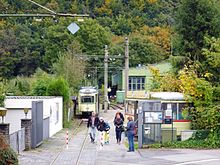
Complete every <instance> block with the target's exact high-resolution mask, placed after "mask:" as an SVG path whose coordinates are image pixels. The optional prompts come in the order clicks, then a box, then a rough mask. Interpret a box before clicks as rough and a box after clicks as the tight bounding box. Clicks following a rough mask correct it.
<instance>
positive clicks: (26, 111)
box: [24, 108, 29, 119]
mask: <svg viewBox="0 0 220 165" xmlns="http://www.w3.org/2000/svg"><path fill="white" fill-rule="evenodd" d="M28 111H29V109H28V108H24V114H25V119H27V114H28Z"/></svg>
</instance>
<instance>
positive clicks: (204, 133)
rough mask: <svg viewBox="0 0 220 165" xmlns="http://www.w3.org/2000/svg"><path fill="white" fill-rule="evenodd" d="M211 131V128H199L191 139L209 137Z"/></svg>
mask: <svg viewBox="0 0 220 165" xmlns="http://www.w3.org/2000/svg"><path fill="white" fill-rule="evenodd" d="M209 133H210V131H209V130H197V131H196V132H195V133H193V136H192V138H191V139H194V140H205V139H207V138H208V136H209Z"/></svg>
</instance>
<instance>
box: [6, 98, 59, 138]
mask: <svg viewBox="0 0 220 165" xmlns="http://www.w3.org/2000/svg"><path fill="white" fill-rule="evenodd" d="M33 101H42V102H43V121H44V122H46V125H48V129H45V128H44V134H45V135H44V136H47V137H51V136H53V135H54V134H55V133H57V132H58V131H60V130H61V129H62V128H63V98H62V97H55V96H7V97H6V99H5V108H7V109H8V110H7V114H6V116H5V123H9V124H10V128H9V130H10V134H12V133H14V132H16V131H18V130H20V129H21V119H24V118H25V114H24V109H25V108H26V109H29V112H28V114H27V118H28V119H32V118H33V116H32V112H31V111H32V102H33ZM45 131H46V132H45Z"/></svg>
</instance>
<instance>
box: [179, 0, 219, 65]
mask: <svg viewBox="0 0 220 165" xmlns="http://www.w3.org/2000/svg"><path fill="white" fill-rule="evenodd" d="M215 2H216V1H215V0H183V1H182V4H181V5H180V6H179V9H178V12H177V15H176V32H177V33H178V35H179V40H180V44H179V45H178V46H180V47H181V49H178V50H179V52H178V55H181V56H184V57H185V58H186V59H187V61H193V62H194V63H197V62H202V61H203V60H204V55H203V54H202V48H203V47H204V46H205V40H204V37H205V36H213V37H218V36H219V35H220V21H219V16H220V15H219V9H218V6H217V4H216V3H215ZM176 67H177V68H180V67H183V66H176Z"/></svg>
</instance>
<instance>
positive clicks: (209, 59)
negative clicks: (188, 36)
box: [201, 37, 220, 85]
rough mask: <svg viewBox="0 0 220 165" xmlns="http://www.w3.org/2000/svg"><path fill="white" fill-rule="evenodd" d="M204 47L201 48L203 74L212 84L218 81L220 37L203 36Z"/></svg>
mask: <svg viewBox="0 0 220 165" xmlns="http://www.w3.org/2000/svg"><path fill="white" fill-rule="evenodd" d="M205 43H206V45H205V47H204V49H202V54H203V55H204V59H205V60H204V61H203V62H202V63H201V65H202V70H203V74H204V76H205V77H206V79H208V80H209V81H210V82H212V83H213V84H214V85H218V84H219V82H220V74H219V73H220V38H218V39H216V38H214V37H212V38H207V37H205Z"/></svg>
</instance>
